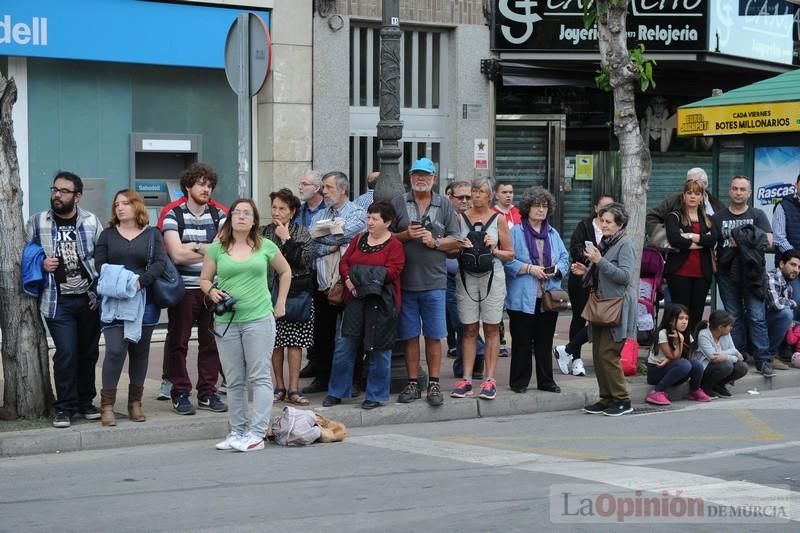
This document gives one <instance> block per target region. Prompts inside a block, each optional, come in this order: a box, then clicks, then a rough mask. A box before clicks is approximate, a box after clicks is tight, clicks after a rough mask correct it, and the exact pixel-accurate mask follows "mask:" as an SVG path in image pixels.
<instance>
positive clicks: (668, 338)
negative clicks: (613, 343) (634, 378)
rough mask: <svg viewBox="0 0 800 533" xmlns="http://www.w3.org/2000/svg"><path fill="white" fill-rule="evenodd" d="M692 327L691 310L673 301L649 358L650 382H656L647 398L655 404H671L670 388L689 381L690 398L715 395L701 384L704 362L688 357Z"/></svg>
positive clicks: (706, 398) (695, 399) (668, 307)
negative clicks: (690, 327)
mask: <svg viewBox="0 0 800 533" xmlns="http://www.w3.org/2000/svg"><path fill="white" fill-rule="evenodd" d="M688 326H689V310H688V309H687V308H686V306H684V305H681V304H669V305H667V306H666V307H665V308H664V316H663V318H662V319H661V325H660V326H659V328H658V337H657V340H656V342H655V344H654V346H653V350H652V352H651V353H650V356H649V357H648V358H647V383H649V384H650V385H655V386H656V387H655V389H653V390H652V391H650V393H649V394H648V395H647V398H646V399H645V401H646V402H647V403H651V404H653V405H669V404H670V400H669V397H668V396H667V388H669V387H674V386H676V385H680V384H681V383H683V382H684V381H686V380H687V379H688V380H689V397H688V398H689V400H692V401H695V402H710V401H711V398H710V397H709V396H708V395H707V394H706V393H705V392H703V389H702V388H701V387H700V385H701V380H702V377H703V365H702V363H700V361H697V360H690V359H688V358H687V357H688V356H689V355H690V353H691V350H690V348H689V345H690V343H691V337H689V335H688V333H686V329H687V327H688Z"/></svg>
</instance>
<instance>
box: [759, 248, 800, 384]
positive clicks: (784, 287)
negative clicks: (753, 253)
mask: <svg viewBox="0 0 800 533" xmlns="http://www.w3.org/2000/svg"><path fill="white" fill-rule="evenodd" d="M798 273H800V251H798V250H795V249H790V250H786V251H785V252H783V253H782V254H780V256H779V257H778V268H776V269H774V270H771V271H770V272H768V273H767V295H766V301H765V304H766V306H767V316H766V318H767V329H768V331H769V353H770V356H772V368H774V369H775V370H787V369H788V368H789V366H788V365H787V364H786V363H785V362H783V361H781V359H780V357H777V355H778V348H779V347H780V345H781V343H782V342H783V339H784V338H785V337H786V332H787V331H788V330H789V328H790V327H792V322H793V321H794V316H795V312H796V311H797V309H796V308H797V303H796V302H795V301H794V298H793V294H792V286H791V283H792V281H794V280H795V279H797V275H798Z"/></svg>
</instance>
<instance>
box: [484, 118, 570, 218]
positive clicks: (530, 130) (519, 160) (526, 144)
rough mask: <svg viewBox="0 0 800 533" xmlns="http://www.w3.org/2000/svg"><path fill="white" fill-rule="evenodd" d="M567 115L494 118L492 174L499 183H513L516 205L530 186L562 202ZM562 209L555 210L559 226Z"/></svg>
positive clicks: (557, 202) (557, 201)
mask: <svg viewBox="0 0 800 533" xmlns="http://www.w3.org/2000/svg"><path fill="white" fill-rule="evenodd" d="M565 132H566V115H497V117H496V120H495V131H494V143H492V146H494V157H493V159H494V172H495V178H496V179H497V180H498V181H509V182H511V183H513V184H514V197H515V202H518V201H519V198H520V197H521V195H522V191H524V190H525V189H527V188H528V187H531V186H533V185H539V186H542V187H544V188H546V189H547V190H549V191H550V192H551V193H552V194H553V196H555V198H556V205H558V204H559V203H560V201H561V189H562V183H563V181H564V135H565ZM562 212H563V210H562V209H556V210H555V216H556V219H557V220H553V222H554V223H558V225H559V226H560V224H561V213H562Z"/></svg>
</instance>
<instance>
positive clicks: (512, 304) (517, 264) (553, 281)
mask: <svg viewBox="0 0 800 533" xmlns="http://www.w3.org/2000/svg"><path fill="white" fill-rule="evenodd" d="M524 223H525V222H524V221H523V224H524ZM548 234H549V236H550V261H551V264H553V265H555V266H556V268H557V269H558V274H557V275H556V277H554V278H550V279H548V280H547V281H546V282H545V286H544V290H548V289H560V288H561V278H562V277H563V276H564V274H566V273H567V272H569V254H568V253H567V248H566V247H565V246H564V242H563V241H562V240H561V236H560V235H559V234H558V232H557V231H556V230H555V229H554V228H553V227H552V226H551V227H550V231H549V232H548ZM511 242H512V243H513V244H514V259H513V260H511V261H509V262H508V263H505V264H504V265H503V267H504V268H505V271H506V309H509V310H511V311H521V312H523V313H528V314H531V315H532V314H534V310H535V309H536V294H537V293H538V292H539V283H540V281H539V280H538V279H537V278H536V277H534V276H532V275H530V274H526V273H525V272H524V270H525V268H524V267H525V265H528V264H530V263H531V256H530V253H529V251H528V244H527V243H526V242H525V231H524V229H523V227H522V224H519V225H516V226H514V227H513V228H511ZM521 269H522V272H520V270H521Z"/></svg>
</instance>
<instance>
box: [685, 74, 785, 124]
mask: <svg viewBox="0 0 800 533" xmlns="http://www.w3.org/2000/svg"><path fill="white" fill-rule="evenodd" d="M781 132H800V70H793V71H791V72H786V73H784V74H781V75H780V76H775V77H774V78H769V79H766V80H763V81H759V82H756V83H753V84H751V85H747V86H745V87H740V88H739V89H734V90H732V91H728V92H727V93H725V94H721V95H719V96H712V97H711V98H706V99H704V100H700V101H698V102H693V103H691V104H687V105H685V106H682V107H679V108H678V135H681V136H695V137H709V136H713V135H739V134H743V133H781Z"/></svg>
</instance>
